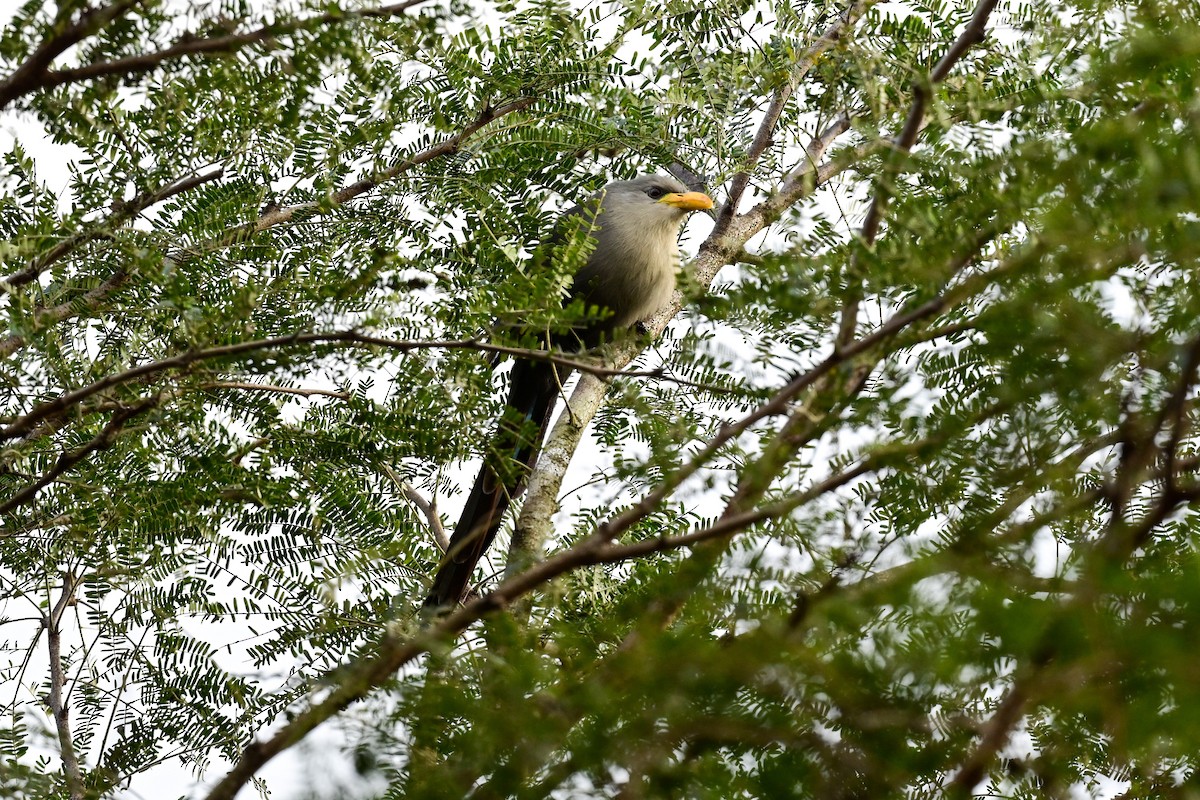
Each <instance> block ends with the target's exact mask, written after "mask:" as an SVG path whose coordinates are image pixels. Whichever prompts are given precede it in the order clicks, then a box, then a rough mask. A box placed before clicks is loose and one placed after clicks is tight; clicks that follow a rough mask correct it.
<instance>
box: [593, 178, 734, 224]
mask: <svg viewBox="0 0 1200 800" xmlns="http://www.w3.org/2000/svg"><path fill="white" fill-rule="evenodd" d="M712 207H713V201H712V198H711V197H709V196H708V195H706V194H704V193H703V192H693V191H689V190H688V188H687V187H686V186H684V185H683V184H682V183H680V182H679V181H677V180H675V179H674V178H672V177H669V176H667V175H643V176H641V177H639V178H634V179H633V180H631V181H614V182H612V183H610V184H608V185H607V186H605V187H604V189H602V190H601V208H602V209H604V211H605V212H608V213H610V214H612V213H614V212H615V213H616V214H619V215H621V216H622V217H625V216H626V215H629V216H636V217H638V218H640V220H641V221H642V224H643V225H645V226H646V227H659V226H664V227H665V226H671V227H672V228H674V227H677V226H678V225H679V223H680V222H682V221H683V218H684V217H685V216H687V214H688V213H689V212H692V211H705V210H707V209H710V208H712ZM603 224H604V217H603V216H601V225H603Z"/></svg>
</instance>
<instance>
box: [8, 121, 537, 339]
mask: <svg viewBox="0 0 1200 800" xmlns="http://www.w3.org/2000/svg"><path fill="white" fill-rule="evenodd" d="M534 102H535V98H532V97H523V98H520V99H518V100H514V101H512V102H510V103H505V104H503V105H500V106H496V107H492V106H489V107H487V108H485V109H484V110H483V111H482V112H480V114H479V115H478V116H477V117H476V119H475V120H474V121H473V122H471V123H470V124H469V125H467V126H466V127H465V128H463V129H462V130H461V131H459V132H458V133H456V134H454V135H453V136H450V137H449V138H447V139H444V140H443V141H441V142H439V143H437V144H435V145H432V146H430V147H428V148H426V149H425V150H422V151H420V152H419V153H416V154H414V155H413V156H410V157H409V158H406V159H404V160H403V161H401V162H399V163H398V164H396V165H394V166H392V167H389V168H388V169H386V170H382V171H380V172H377V173H375V174H373V175H371V176H369V177H367V178H364V179H362V180H360V181H357V182H356V183H353V184H351V185H350V186H347V187H345V188H344V189H340V190H338V191H336V192H333V193H331V194H329V195H326V196H325V197H324V198H323V199H321V200H319V201H315V202H311V203H301V204H298V205H294V206H288V207H287V208H280V209H275V210H272V211H270V212H268V213H266V214H263V215H262V216H260V217H259V218H258V219H257V220H256V221H254V222H251V223H247V224H245V225H238V226H235V227H234V228H231V229H230V230H229V231H227V232H226V233H225V234H223V235H222V236H220V237H218V238H217V239H216V240H214V241H212V242H209V243H207V244H205V245H201V246H200V247H202V248H220V247H228V246H229V245H232V244H236V243H238V242H242V241H245V240H246V239H248V238H249V237H251V236H252V235H254V234H255V233H259V232H261V231H264V230H267V229H268V228H272V227H275V226H276V225H282V224H284V223H286V222H290V221H291V220H293V219H294V218H296V217H297V216H299V215H303V214H307V213H310V212H324V211H327V210H330V209H333V208H337V207H339V206H342V205H345V204H346V203H347V202H349V201H350V200H352V199H355V198H357V197H360V196H362V195H364V194H367V193H368V192H370V191H372V190H373V189H375V188H376V187H378V186H379V185H380V184H382V183H384V182H386V181H390V180H393V179H395V178H397V177H399V176H400V175H401V174H403V173H404V172H407V171H408V170H410V169H412V168H413V167H416V166H420V165H421V164H424V163H426V162H428V161H431V160H433V159H435V158H438V157H441V156H446V155H450V154H452V153H454V152H456V151H457V150H458V148H459V147H461V146H462V143H463V142H464V141H465V140H466V139H467V138H468V137H469V136H471V135H472V134H474V133H476V132H477V131H479V130H480V129H481V128H483V127H484V126H486V125H487V124H488V123H489V122H492V121H494V120H496V119H499V118H500V117H503V116H505V115H507V114H512V113H514V112H517V111H521V110H523V109H526V108H528V107H529V106H531V105H533V103H534ZM129 278H130V273H129V272H128V270H127V269H125V268H119V269H118V270H117V271H116V272H114V273H113V274H112V275H111V276H110V277H109V278H108V279H107V280H105V281H104V282H103V283H101V284H100V285H98V286H96V287H94V288H93V289H90V290H89V291H88V292H86V293H85V294H84V295H83V296H82V297H80V298H78V299H76V300H71V301H67V302H64V303H60V304H58V305H56V306H51V307H49V308H43V309H40V310H39V311H37V312H35V314H34V320H33V321H34V325H35V326H36V327H45V326H48V325H52V324H54V323H56V322H61V321H62V320H64V319H66V318H67V317H70V316H72V315H73V314H79V313H83V312H85V311H95V310H97V309H99V308H100V307H101V306H102V305H103V304H104V302H105V300H107V299H108V298H109V296H111V295H112V293H113V292H115V291H117V290H118V289H120V288H121V287H122V286H124V285H125V283H126V282H127V281H128V280H129ZM26 344H28V341H27V340H26V338H25V337H24V336H22V335H20V334H12V335H10V336H8V337H7V338H5V339H0V358H5V357H7V356H10V355H12V354H13V353H15V352H16V351H17V350H20V349H21V348H22V347H24V346H25V345H26Z"/></svg>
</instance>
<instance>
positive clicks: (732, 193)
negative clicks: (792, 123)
mask: <svg viewBox="0 0 1200 800" xmlns="http://www.w3.org/2000/svg"><path fill="white" fill-rule="evenodd" d="M867 5H868V3H867V2H864V0H851V2H850V3H849V4H848V5H847V6H846V9H845V11H843V12H842V13H841V14H840V15H839V16H838V18H837V20H836V21H834V22H833V24H831V25H830V26H829V27H828V28H826V29H825V31H824V32H823V33H822V34H821V35H820V36H818V37H817V38H816V40H815V41H813V43H812V44H810V45H809V47H808V50H807V51H806V52H805V53H804V55H803V56H801V57H800V59H799V60H798V61H797V63H796V64H795V65H794V66H793V67H792V69H791V72H790V73H789V74H788V76H787V79H786V80H784V81H783V82H782V83H781V84H780V85H779V86H778V88H776V89H775V92H774V94H773V95H772V96H771V102H770V103H768V104H767V109H766V111H765V112H764V113H763V118H762V121H761V122H759V125H758V130H757V131H756V132H755V134H754V139H753V141H751V143H750V146H749V148H747V150H746V157H745V158H744V159H743V160H742V165H741V169H739V170H738V171H737V172H736V173H735V174H734V175H733V177H732V178H731V179H730V181H729V196H728V199H726V201H725V204H724V205H723V206H721V210H720V211H719V212H718V213H717V224H716V228H715V230H716V231H719V232H721V233H724V232H725V231H726V230H727V229H728V228H729V224H730V222H732V220H733V218H734V216H735V215H736V214H737V206H738V203H740V202H741V200H742V195H744V194H745V192H746V187H747V186H749V185H750V177H751V175H752V173H753V170H754V167H755V166H756V165H757V164H758V161H759V159H761V158H762V155H763V153H765V152H766V150H767V148H768V147H770V146H771V143H772V142H773V141H774V138H775V126H776V125H778V124H779V118H780V117H782V116H783V111H784V109H785V108H787V103H788V100H790V99H791V97H792V94H793V93H794V92H795V91H796V87H797V86H799V85H800V82H801V81H802V80H804V77H805V76H806V75H808V73H809V71H810V70H811V69H812V68H813V66H814V65H816V63H817V61H818V60H819V59H820V57H821V55H822V54H824V53H825V52H826V51H828V50H829V49H830V48H831V47H833V46H834V45H836V44H837V43H838V42H839V41H840V40H841V38H842V36H843V35H844V34H845V32H846V30H847V29H848V28H849V27H850V26H851V25H852V24H854V22H855V20H857V19H858V17H859V16H861V15H862V13H863V11H864V10H865V9H866V7H867Z"/></svg>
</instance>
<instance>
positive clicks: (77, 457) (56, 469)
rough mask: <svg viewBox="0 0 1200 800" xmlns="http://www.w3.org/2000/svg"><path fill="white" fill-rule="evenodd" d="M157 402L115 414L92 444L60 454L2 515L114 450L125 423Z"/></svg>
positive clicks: (10, 501)
mask: <svg viewBox="0 0 1200 800" xmlns="http://www.w3.org/2000/svg"><path fill="white" fill-rule="evenodd" d="M158 403H159V398H157V397H151V398H147V399H145V400H143V401H141V402H140V403H137V404H135V405H132V406H129V407H127V408H124V409H121V410H120V411H117V412H116V413H114V414H113V415H112V418H111V419H110V420H109V421H108V424H107V425H105V426H104V430H102V431H100V433H98V434H96V436H95V437H94V438H93V439H92V440H91V441H89V442H87V443H86V444H83V445H81V446H79V447H77V448H75V449H74V450H68V451H67V452H65V453H63V454H62V455H60V456H59V457H58V461H56V462H55V464H54V466H53V467H51V468H50V470H49V471H47V472H46V473H45V474H44V475H42V476H41V477H40V478H38V479H37V480H36V481H34V482H33V483H31V484H30V485H28V486H26V487H25V488H24V489H22V490H21V491H19V492H17V493H16V494H14V495H13V496H12V497H10V498H9V499H8V500H7V501H5V502H4V503H2V504H0V514H7V513H9V512H10V511H12V510H14V509H16V508H18V507H20V506H21V505H23V504H25V503H27V502H29V501H30V500H32V499H33V498H34V496H35V495H36V494H37V493H38V492H39V491H41V490H42V489H43V488H44V487H46V486H48V485H49V484H51V483H53V482H54V480H55V479H57V478H58V476H60V475H62V474H63V473H64V472H66V471H67V470H69V469H71V468H72V467H74V466H75V465H76V464H78V463H79V462H80V461H83V459H85V458H87V457H88V455H90V454H91V453H94V452H96V451H97V450H104V449H106V448H108V447H111V446H112V443H113V442H114V441H116V438H117V436H119V435H120V433H121V431H122V430H124V428H125V424H126V423H127V422H128V421H129V420H130V419H132V418H133V417H136V416H137V415H138V414H141V413H143V412H145V411H148V410H150V409H151V408H154V407H155V406H157V405H158ZM3 535H4V534H0V536H3Z"/></svg>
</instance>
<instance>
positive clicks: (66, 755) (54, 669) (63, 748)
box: [42, 572, 85, 800]
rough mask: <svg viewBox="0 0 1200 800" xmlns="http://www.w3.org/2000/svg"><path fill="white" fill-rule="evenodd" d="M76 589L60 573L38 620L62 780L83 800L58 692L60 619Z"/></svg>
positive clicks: (62, 682)
mask: <svg viewBox="0 0 1200 800" xmlns="http://www.w3.org/2000/svg"><path fill="white" fill-rule="evenodd" d="M78 585H79V580H78V578H76V577H75V576H74V575H73V574H71V573H70V572H65V573H63V586H62V594H61V595H60V596H59V598H58V602H56V603H55V604H54V608H53V609H51V611H50V614H49V615H48V616H46V617H44V618H43V620H42V624H43V625H44V626H45V628H46V644H47V648H48V649H49V651H50V652H49V657H50V694H49V697H48V698H47V700H48V703H49V705H50V711H51V713H52V714H53V715H54V725H55V728H57V730H58V746H59V750H60V752H61V754H62V762H63V776H64V778H65V779H66V784H67V792H68V794H69V795H70V797H71V800H83V798H84V797H85V792H84V784H83V774H82V773H81V772H80V769H79V756H78V755H76V753H75V743H74V740H73V739H72V737H71V723H70V719H69V717H70V713H69V710H68V709H67V707H66V705H65V704H64V702H63V691H62V690H63V686H65V685H66V674H65V672H64V670H63V663H62V618H63V615H64V614H65V613H66V610H67V608H68V607H69V606H71V605H74V603H75V587H76V586H78Z"/></svg>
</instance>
